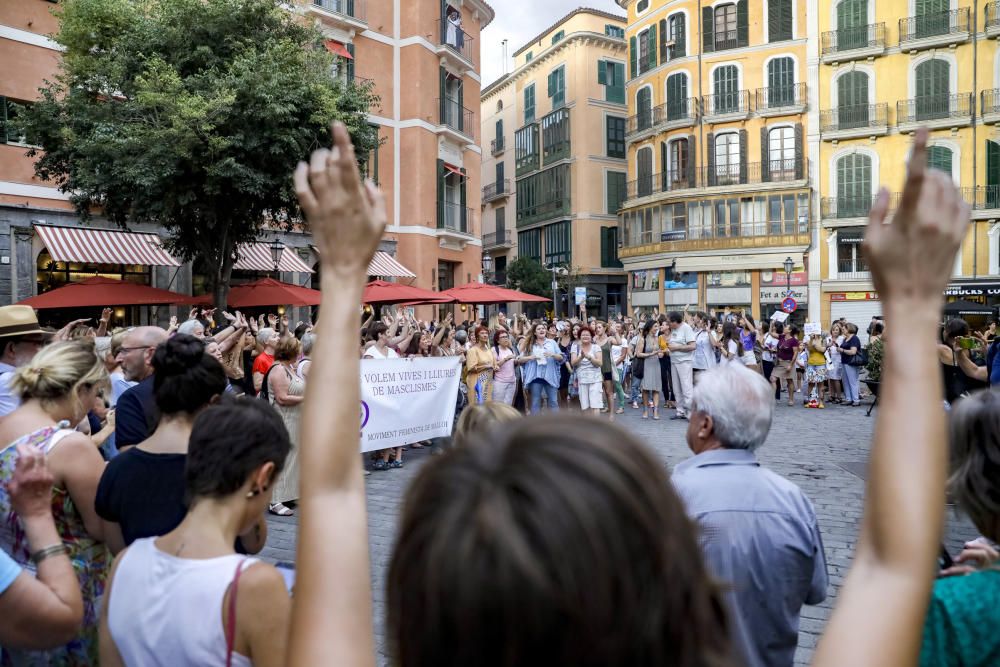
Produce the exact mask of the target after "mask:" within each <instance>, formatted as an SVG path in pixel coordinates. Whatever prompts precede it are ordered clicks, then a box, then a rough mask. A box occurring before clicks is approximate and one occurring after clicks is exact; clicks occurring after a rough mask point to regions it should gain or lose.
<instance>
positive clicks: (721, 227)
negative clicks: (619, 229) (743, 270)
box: [622, 219, 810, 250]
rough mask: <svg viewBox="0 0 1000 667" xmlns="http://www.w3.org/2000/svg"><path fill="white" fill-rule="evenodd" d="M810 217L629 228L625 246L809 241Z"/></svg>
mask: <svg viewBox="0 0 1000 667" xmlns="http://www.w3.org/2000/svg"><path fill="white" fill-rule="evenodd" d="M809 238H810V233H809V220H807V219H805V220H760V221H739V222H735V223H733V224H729V222H728V221H727V222H725V223H724V224H712V223H706V224H703V225H699V226H691V227H689V228H687V229H677V230H672V231H659V232H657V231H656V230H655V229H652V230H647V229H631V230H629V229H627V230H625V234H624V235H623V241H622V247H623V248H631V247H635V246H642V245H649V244H651V243H661V244H663V245H666V246H669V247H670V248H671V249H675V250H682V249H683V250H702V249H704V250H710V249H724V248H754V247H767V246H771V245H796V244H799V243H805V244H808V243H809Z"/></svg>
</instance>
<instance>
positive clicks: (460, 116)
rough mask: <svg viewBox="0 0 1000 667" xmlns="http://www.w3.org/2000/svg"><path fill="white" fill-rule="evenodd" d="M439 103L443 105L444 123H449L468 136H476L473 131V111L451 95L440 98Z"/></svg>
mask: <svg viewBox="0 0 1000 667" xmlns="http://www.w3.org/2000/svg"><path fill="white" fill-rule="evenodd" d="M438 104H439V105H440V107H441V124H442V125H447V126H448V127H450V128H451V129H453V130H458V131H459V132H461V133H462V134H464V135H466V136H467V137H472V136H474V135H473V131H472V128H473V123H472V120H473V114H472V111H470V110H469V109H466V108H465V107H463V106H462V105H461V104H459V103H458V100H456V99H452V98H451V97H445V98H443V99H442V98H438Z"/></svg>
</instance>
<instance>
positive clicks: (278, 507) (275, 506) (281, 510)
mask: <svg viewBox="0 0 1000 667" xmlns="http://www.w3.org/2000/svg"><path fill="white" fill-rule="evenodd" d="M267 511H268V512H270V513H271V514H274V515H276V516H292V515H293V514H295V512H293V511H292V510H290V509H288V508H287V507H285V506H284V505H283V504H282V503H271V504H270V505H268V506H267Z"/></svg>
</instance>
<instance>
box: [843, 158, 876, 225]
mask: <svg viewBox="0 0 1000 667" xmlns="http://www.w3.org/2000/svg"><path fill="white" fill-rule="evenodd" d="M871 208H872V159H871V157H869V156H868V155H866V154H864V153H851V154H850V155H845V156H843V157H842V158H840V159H839V160H837V217H838V218H860V217H864V216H866V215H868V213H869V211H871Z"/></svg>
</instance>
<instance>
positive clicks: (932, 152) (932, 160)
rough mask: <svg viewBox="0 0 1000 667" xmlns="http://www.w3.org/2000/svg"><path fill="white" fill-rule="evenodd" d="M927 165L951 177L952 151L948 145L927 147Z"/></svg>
mask: <svg viewBox="0 0 1000 667" xmlns="http://www.w3.org/2000/svg"><path fill="white" fill-rule="evenodd" d="M927 166H928V167H930V168H931V169H939V170H941V171H943V172H944V173H946V174H948V176H949V177H951V175H952V173H954V172H952V168H951V167H952V152H951V149H950V148H948V147H947V146H928V147H927Z"/></svg>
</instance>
